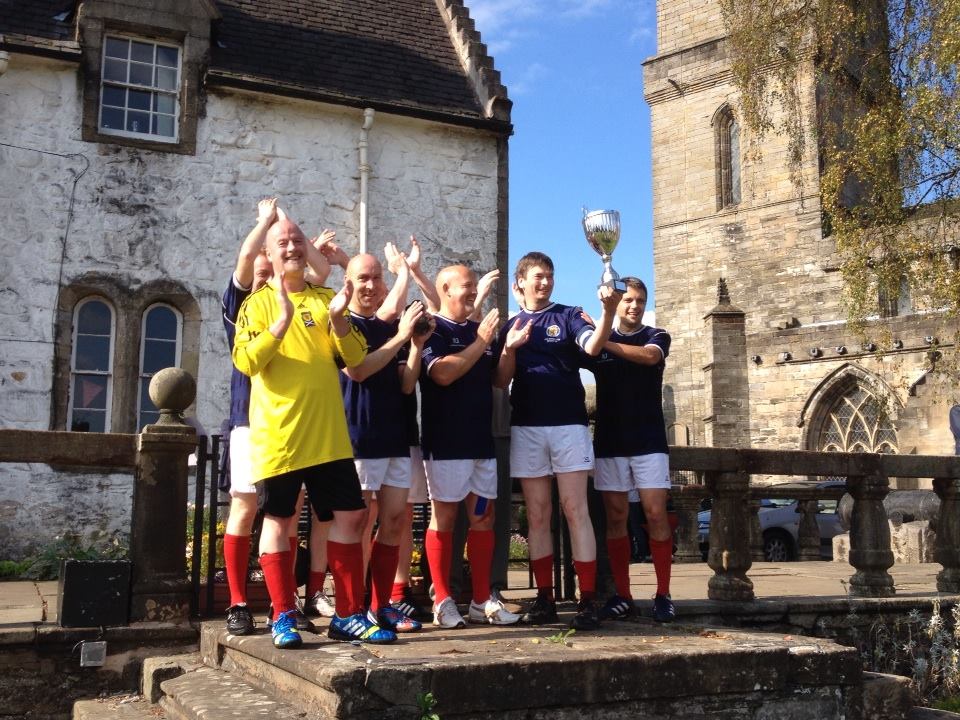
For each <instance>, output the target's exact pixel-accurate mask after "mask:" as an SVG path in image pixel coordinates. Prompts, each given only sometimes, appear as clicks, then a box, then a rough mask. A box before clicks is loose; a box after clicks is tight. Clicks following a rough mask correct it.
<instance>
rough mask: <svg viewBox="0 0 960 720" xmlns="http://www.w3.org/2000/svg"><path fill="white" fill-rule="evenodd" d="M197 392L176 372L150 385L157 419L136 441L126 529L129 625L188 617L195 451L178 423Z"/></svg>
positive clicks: (191, 435)
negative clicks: (190, 465) (190, 482)
mask: <svg viewBox="0 0 960 720" xmlns="http://www.w3.org/2000/svg"><path fill="white" fill-rule="evenodd" d="M196 392H197V385H196V382H195V381H194V379H193V378H192V377H191V376H190V375H189V373H187V372H186V371H184V370H180V369H179V368H165V369H163V370H161V371H160V372H158V373H157V374H156V375H154V376H153V379H152V380H151V381H150V399H151V400H152V401H153V404H154V405H156V406H157V407H158V408H159V409H160V420H159V421H158V422H157V424H156V425H147V426H146V427H145V428H144V429H143V432H142V433H141V434H140V438H139V447H138V454H137V469H136V476H135V481H134V487H133V513H132V515H131V526H130V561H131V563H132V565H133V568H132V579H131V580H132V588H131V593H130V620H131V621H133V622H137V621H144V620H147V621H163V622H176V621H181V620H185V619H187V617H188V616H189V613H190V591H191V588H190V580H189V578H188V577H187V564H186V555H185V551H186V525H187V458H188V456H189V455H190V453H191V452H193V451H194V450H195V449H196V446H197V434H196V430H194V429H193V428H192V427H190V426H189V425H187V424H185V423H184V422H183V411H184V410H186V409H187V407H189V406H190V404H191V403H192V402H193V400H194V397H195V396H196Z"/></svg>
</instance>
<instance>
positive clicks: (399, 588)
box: [390, 582, 410, 602]
mask: <svg viewBox="0 0 960 720" xmlns="http://www.w3.org/2000/svg"><path fill="white" fill-rule="evenodd" d="M408 587H410V586H409V585H407V583H402V582H395V583H394V584H393V589H392V590H391V591H390V602H400V601H401V600H403V591H404V590H406V589H407V588H408Z"/></svg>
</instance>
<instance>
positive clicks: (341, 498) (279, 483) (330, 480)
mask: <svg viewBox="0 0 960 720" xmlns="http://www.w3.org/2000/svg"><path fill="white" fill-rule="evenodd" d="M301 487H306V488H307V498H308V499H309V500H310V505H311V506H312V507H313V511H314V512H315V513H316V514H317V519H318V520H320V521H321V522H324V521H327V520H333V513H334V511H337V510H363V509H364V508H366V504H365V503H364V502H363V494H362V493H361V492H360V479H359V478H358V477H357V468H356V467H355V466H354V464H353V459H352V458H347V459H345V460H333V461H332V462H328V463H322V464H320V465H311V466H310V467H306V468H301V469H300V470H291V471H290V472H288V473H283V474H282V475H275V476H274V477H272V478H267V479H266V480H261V481H260V482H258V483H257V504H258V505H259V506H260V509H261V510H263V512H264V513H265V514H266V515H273V516H274V517H281V518H288V517H292V516H293V514H294V513H295V512H296V510H297V496H298V495H299V494H300V488H301Z"/></svg>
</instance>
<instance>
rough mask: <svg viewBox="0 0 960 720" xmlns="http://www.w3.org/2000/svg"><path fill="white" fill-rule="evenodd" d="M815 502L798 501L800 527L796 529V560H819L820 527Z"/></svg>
mask: <svg viewBox="0 0 960 720" xmlns="http://www.w3.org/2000/svg"><path fill="white" fill-rule="evenodd" d="M818 505H819V503H818V501H816V500H800V501H799V502H798V503H797V509H798V510H799V512H800V527H799V528H798V529H797V560H819V559H820V526H819V525H817V507H818Z"/></svg>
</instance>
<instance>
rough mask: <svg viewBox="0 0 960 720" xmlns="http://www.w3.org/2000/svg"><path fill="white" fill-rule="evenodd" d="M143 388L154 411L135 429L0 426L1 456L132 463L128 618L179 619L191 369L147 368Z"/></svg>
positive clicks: (185, 582)
mask: <svg viewBox="0 0 960 720" xmlns="http://www.w3.org/2000/svg"><path fill="white" fill-rule="evenodd" d="M149 392H150V399H151V400H152V401H153V403H154V405H155V406H156V407H157V408H159V409H160V419H159V421H158V422H157V423H156V424H154V425H147V426H146V427H145V428H144V429H143V431H142V432H141V433H140V434H139V435H121V434H116V433H106V434H104V433H78V432H57V431H37V430H13V429H0V463H10V462H18V463H20V462H35V463H47V464H49V465H52V466H54V467H60V468H64V469H74V468H111V469H131V470H132V471H133V473H134V487H133V501H132V504H131V523H130V527H131V531H130V562H131V566H132V578H131V593H130V620H131V621H133V622H137V621H144V620H146V621H179V620H184V619H186V618H187V617H188V615H189V608H190V595H191V588H190V582H189V579H188V578H187V569H186V555H185V549H186V522H187V518H186V507H187V458H188V457H189V455H190V453H192V452H193V451H194V450H195V449H196V446H197V437H196V430H194V428H193V427H191V426H189V425H187V424H186V423H184V421H183V412H184V410H186V409H187V408H188V407H189V406H190V405H191V404H192V403H193V400H194V397H195V396H196V383H195V381H194V379H193V377H191V376H190V374H189V373H187V372H185V371H183V370H180V369H179V368H166V369H164V370H161V371H160V372H158V373H156V374H155V375H154V376H153V378H152V379H151V381H150V389H149Z"/></svg>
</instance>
